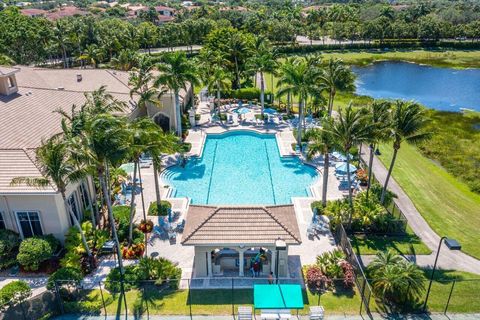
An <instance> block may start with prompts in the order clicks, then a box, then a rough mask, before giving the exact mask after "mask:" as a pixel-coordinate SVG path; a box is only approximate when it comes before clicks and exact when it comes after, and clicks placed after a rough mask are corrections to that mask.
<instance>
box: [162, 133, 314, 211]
mask: <svg viewBox="0 0 480 320" xmlns="http://www.w3.org/2000/svg"><path fill="white" fill-rule="evenodd" d="M316 178H317V171H316V170H315V169H314V168H313V167H310V166H308V165H304V164H303V163H302V162H301V161H300V160H299V159H298V158H297V157H283V158H282V157H280V153H279V150H278V146H277V141H276V138H275V136H274V135H271V134H258V133H254V132H249V131H235V132H229V133H225V134H220V135H212V134H209V135H207V138H206V141H205V145H204V150H203V154H202V157H201V158H191V159H190V160H189V161H188V162H187V164H186V166H185V168H182V167H181V166H174V167H170V168H167V169H166V170H165V171H164V172H163V173H162V179H163V181H164V182H165V183H167V184H169V185H170V186H173V188H174V190H175V196H176V197H189V198H191V199H192V203H194V204H215V205H218V204H224V205H225V204H234V205H238V204H242V205H245V204H262V205H263V204H288V203H291V197H293V196H308V191H307V190H308V187H309V186H310V185H311V184H312V183H313V182H314V180H315V179H316Z"/></svg>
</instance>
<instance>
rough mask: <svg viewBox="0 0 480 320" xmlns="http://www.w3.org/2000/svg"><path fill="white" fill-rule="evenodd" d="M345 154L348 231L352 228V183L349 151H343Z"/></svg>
mask: <svg viewBox="0 0 480 320" xmlns="http://www.w3.org/2000/svg"><path fill="white" fill-rule="evenodd" d="M345 154H346V156H347V180H348V181H347V183H348V204H349V205H350V214H349V218H348V229H350V228H351V226H352V216H353V193H352V181H351V180H350V150H349V149H345Z"/></svg>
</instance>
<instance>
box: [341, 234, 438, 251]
mask: <svg viewBox="0 0 480 320" xmlns="http://www.w3.org/2000/svg"><path fill="white" fill-rule="evenodd" d="M350 238H351V243H352V247H353V249H354V250H355V253H356V254H357V255H361V254H377V252H379V251H385V250H388V249H393V250H395V251H396V252H397V253H398V254H401V255H408V254H415V255H417V254H430V253H432V251H431V250H430V249H429V248H428V247H427V246H426V245H425V244H424V243H423V242H422V240H421V239H420V238H419V237H418V236H417V235H415V234H414V233H413V231H412V230H411V229H410V228H407V234H405V235H403V236H377V235H368V236H364V235H353V236H351V237H350Z"/></svg>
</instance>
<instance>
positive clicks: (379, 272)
mask: <svg viewBox="0 0 480 320" xmlns="http://www.w3.org/2000/svg"><path fill="white" fill-rule="evenodd" d="M367 271H368V273H369V275H370V277H371V279H372V289H373V292H374V293H375V295H376V296H377V297H379V298H380V299H382V300H384V301H385V302H389V303H394V304H397V305H399V304H400V303H401V304H402V305H404V304H405V302H406V301H409V302H413V301H415V300H416V299H418V298H419V297H420V296H421V294H422V292H423V291H424V290H425V282H426V279H425V276H424V274H423V272H422V270H421V269H420V268H419V267H418V266H416V265H415V264H414V263H412V262H409V261H407V260H405V259H404V258H403V257H401V256H400V255H397V254H396V253H395V252H394V251H393V250H389V251H386V252H379V253H377V255H376V257H375V259H373V260H372V262H371V263H370V264H369V266H368V269H367Z"/></svg>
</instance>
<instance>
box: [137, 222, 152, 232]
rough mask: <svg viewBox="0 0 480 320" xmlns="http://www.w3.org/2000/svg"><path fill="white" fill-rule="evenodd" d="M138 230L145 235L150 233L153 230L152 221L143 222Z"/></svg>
mask: <svg viewBox="0 0 480 320" xmlns="http://www.w3.org/2000/svg"><path fill="white" fill-rule="evenodd" d="M138 229H139V230H140V231H142V232H143V233H150V232H152V230H153V222H152V220H142V221H141V222H140V224H139V225H138Z"/></svg>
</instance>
